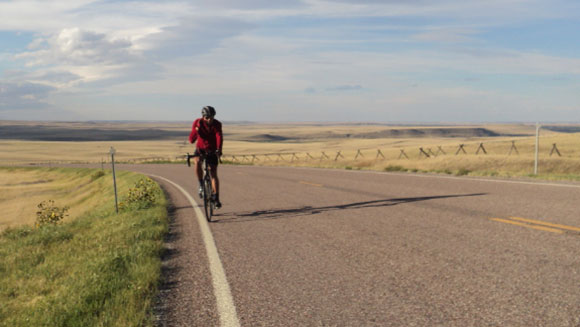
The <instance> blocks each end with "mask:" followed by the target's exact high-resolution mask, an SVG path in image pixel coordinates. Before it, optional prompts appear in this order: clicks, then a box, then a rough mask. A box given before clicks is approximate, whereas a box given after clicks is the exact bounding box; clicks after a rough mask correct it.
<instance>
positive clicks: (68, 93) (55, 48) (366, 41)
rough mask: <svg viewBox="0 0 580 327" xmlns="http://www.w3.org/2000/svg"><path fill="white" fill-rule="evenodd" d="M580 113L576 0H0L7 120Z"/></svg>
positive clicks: (423, 118) (566, 117) (436, 119)
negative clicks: (205, 112)
mask: <svg viewBox="0 0 580 327" xmlns="http://www.w3.org/2000/svg"><path fill="white" fill-rule="evenodd" d="M205 105H212V106H214V107H215V108H216V111H217V116H216V118H217V119H219V120H222V121H255V122H262V121H264V122H265V121H268V122H272V121H288V122H302V121H308V122H318V121H321V122H322V121H324V122H377V123H412V122H417V123H444V122H452V123H461V122H473V123H481V122H580V1H577V0H550V1H548V0H473V1H465V0H437V1H433V0H382V1H381V0H244V1H242V0H239V1H233V0H207V1H206V0H203V1H178V0H164V1H154V0H135V1H127V0H99V1H95V0H60V1H56V0H14V1H13V0H0V120H59V121H85V120H160V121H189V120H192V119H195V118H196V117H198V116H200V111H201V108H202V107H203V106H205Z"/></svg>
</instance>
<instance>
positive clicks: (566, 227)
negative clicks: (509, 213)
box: [510, 217, 580, 232]
mask: <svg viewBox="0 0 580 327" xmlns="http://www.w3.org/2000/svg"><path fill="white" fill-rule="evenodd" d="M510 219H513V220H519V221H523V222H526V223H532V224H537V225H544V226H550V227H556V228H561V229H567V230H571V231H574V232H580V228H578V227H574V226H566V225H560V224H552V223H547V222H544V221H540V220H533V219H527V218H520V217H510Z"/></svg>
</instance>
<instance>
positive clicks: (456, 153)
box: [455, 144, 467, 155]
mask: <svg viewBox="0 0 580 327" xmlns="http://www.w3.org/2000/svg"><path fill="white" fill-rule="evenodd" d="M463 146H464V144H459V148H458V149H457V152H455V155H458V154H459V151H463V153H465V154H467V152H465V149H464V148H463Z"/></svg>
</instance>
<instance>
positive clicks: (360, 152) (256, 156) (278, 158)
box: [0, 141, 576, 167]
mask: <svg viewBox="0 0 580 327" xmlns="http://www.w3.org/2000/svg"><path fill="white" fill-rule="evenodd" d="M508 144H509V143H507V144H505V142H504V143H502V144H497V143H496V144H494V143H493V142H488V143H484V142H481V143H477V144H475V143H472V144H465V143H461V144H457V145H456V146H450V145H445V146H442V145H430V146H423V147H402V148H399V147H392V148H388V149H376V148H375V149H369V148H367V149H354V150H353V149H349V150H344V149H338V150H337V149H334V150H325V151H309V152H270V153H240V154H228V153H226V154H224V155H223V156H222V160H224V161H225V162H226V163H234V164H257V163H272V164H275V163H298V162H303V163H304V162H311V163H314V162H353V161H354V162H356V161H362V160H366V161H369V160H372V161H383V160H420V159H433V158H437V157H441V156H466V155H475V156H488V155H489V156H491V155H496V156H497V155H503V156H505V157H506V158H507V157H511V156H526V155H531V154H533V150H532V151H530V149H529V148H530V146H529V144H525V145H524V146H523V147H525V149H524V151H522V149H519V148H518V145H516V141H511V144H509V145H508ZM545 149H546V147H545V146H544V151H543V153H542V154H541V155H542V156H543V157H546V156H549V157H563V156H564V155H568V157H571V156H570V154H572V152H573V151H569V152H570V154H568V153H567V152H566V151H561V149H560V148H559V147H558V145H557V144H556V143H552V144H551V147H550V151H549V152H548V151H547V150H545ZM575 153H576V152H574V154H575ZM185 157H186V155H185V154H183V155H177V156H166V157H163V156H148V157H137V158H123V155H122V152H120V153H118V154H117V155H116V157H115V161H116V162H117V163H119V164H136V163H177V162H183V161H184V160H185ZM109 162H110V157H102V158H100V159H97V160H94V161H90V160H44V161H30V162H27V161H23V160H20V161H13V162H9V161H3V162H0V165H1V166H21V165H41V166H49V167H50V166H52V165H54V166H57V165H63V164H79V165H82V164H101V166H104V164H105V163H109Z"/></svg>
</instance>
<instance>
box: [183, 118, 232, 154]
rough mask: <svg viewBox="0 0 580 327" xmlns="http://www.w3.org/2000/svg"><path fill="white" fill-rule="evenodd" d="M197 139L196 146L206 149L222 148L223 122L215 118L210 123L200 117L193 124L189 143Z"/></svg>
mask: <svg viewBox="0 0 580 327" xmlns="http://www.w3.org/2000/svg"><path fill="white" fill-rule="evenodd" d="M196 140H197V143H196V148H198V149H200V150H205V151H216V150H219V151H221V150H222V146H223V143H224V138H223V134H222V123H221V122H220V121H219V120H216V119H214V120H213V123H212V124H211V125H210V124H208V123H206V122H205V120H203V119H201V118H198V119H196V120H195V121H194V122H193V126H191V133H189V143H193V142H195V141H196Z"/></svg>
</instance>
